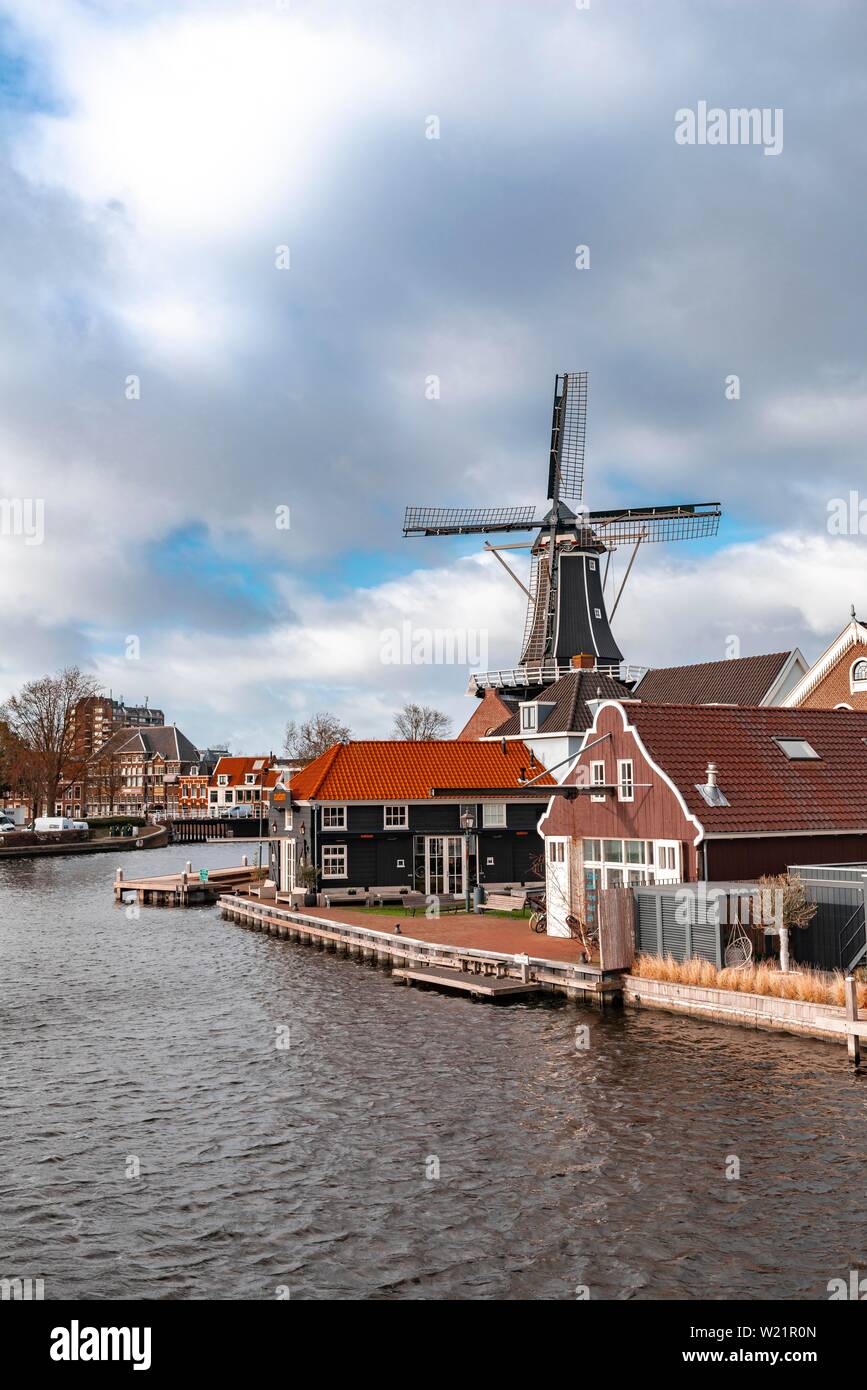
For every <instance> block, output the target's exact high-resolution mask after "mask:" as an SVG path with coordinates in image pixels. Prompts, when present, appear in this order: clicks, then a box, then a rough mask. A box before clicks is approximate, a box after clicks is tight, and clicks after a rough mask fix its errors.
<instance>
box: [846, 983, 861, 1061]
mask: <svg viewBox="0 0 867 1390" xmlns="http://www.w3.org/2000/svg"><path fill="white" fill-rule="evenodd" d="M843 994H844V998H845V1003H846V1020H847V1022H849V1023H857V1022H858V982H857V980H856V979H855V976H854V975H847V976H846V979H845V980H844V982H843ZM846 1048H847V1051H848V1053H849V1056H850V1058H851V1059H852V1061H853V1062H854V1063H855V1065H856V1067H857V1066H858V1064H859V1063H860V1061H861V1039H860V1038H859V1036H858V1034H857V1033H855V1032H852V1033H847V1034H846Z"/></svg>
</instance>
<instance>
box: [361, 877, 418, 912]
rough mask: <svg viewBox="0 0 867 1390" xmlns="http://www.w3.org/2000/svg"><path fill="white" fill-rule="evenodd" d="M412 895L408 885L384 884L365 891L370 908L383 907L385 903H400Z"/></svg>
mask: <svg viewBox="0 0 867 1390" xmlns="http://www.w3.org/2000/svg"><path fill="white" fill-rule="evenodd" d="M411 895H412V889H411V888H410V886H409V884H408V883H398V884H385V885H384V886H383V885H380V886H376V885H374V887H373V888H368V889H367V901H368V903H369V904H370V906H371V907H384V906H385V904H386V901H388V902H391V903H402V902H404V900H405V899H406V898H408V897H410V896H411Z"/></svg>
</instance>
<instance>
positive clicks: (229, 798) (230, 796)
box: [225, 787, 241, 806]
mask: <svg viewBox="0 0 867 1390" xmlns="http://www.w3.org/2000/svg"><path fill="white" fill-rule="evenodd" d="M225 799H226V805H227V806H228V804H229V802H230V801H234V799H235V793H234V792H233V791H232V788H231V787H228V788H227V789H226V792H225ZM238 800H239V801H240V800H241V798H240V796H239V797H238Z"/></svg>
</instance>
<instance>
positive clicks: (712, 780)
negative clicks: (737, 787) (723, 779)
mask: <svg viewBox="0 0 867 1390" xmlns="http://www.w3.org/2000/svg"><path fill="white" fill-rule="evenodd" d="M705 776H706V777H707V784H706V785H707V786H709V787H716V786H718V785H719V782H718V780H717V765H716V763H708V765H707V772H706V773H705Z"/></svg>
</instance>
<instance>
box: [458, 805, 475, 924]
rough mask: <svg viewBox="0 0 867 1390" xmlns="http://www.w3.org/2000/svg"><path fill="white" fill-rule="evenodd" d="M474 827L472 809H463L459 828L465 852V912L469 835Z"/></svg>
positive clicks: (468, 871) (468, 872)
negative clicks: (462, 833)
mask: <svg viewBox="0 0 867 1390" xmlns="http://www.w3.org/2000/svg"><path fill="white" fill-rule="evenodd" d="M475 828H476V818H475V816H474V815H473V813H472V811H464V812H463V814H462V816H461V829H462V830H463V832H464V843H465V845H466V853H465V855H464V864H465V869H466V871H465V874H464V887H465V889H466V908H467V912H469V911H470V910H471V908H470V836H471V835H472V833H473V831H474V830H475Z"/></svg>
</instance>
